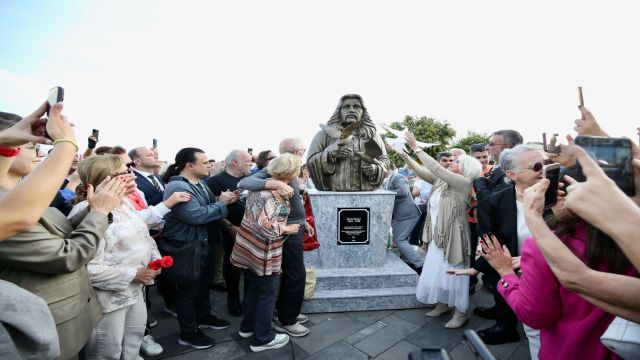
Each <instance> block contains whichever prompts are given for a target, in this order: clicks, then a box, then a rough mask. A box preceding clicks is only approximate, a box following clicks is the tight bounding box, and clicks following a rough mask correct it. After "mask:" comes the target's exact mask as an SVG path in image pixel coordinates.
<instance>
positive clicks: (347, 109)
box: [327, 94, 376, 138]
mask: <svg viewBox="0 0 640 360" xmlns="http://www.w3.org/2000/svg"><path fill="white" fill-rule="evenodd" d="M360 119H362V120H363V124H362V126H360V127H359V129H358V130H357V131H358V132H360V133H361V134H363V135H364V137H365V138H372V137H373V136H374V134H375V132H376V126H375V124H374V123H373V121H372V120H371V118H370V117H369V112H367V108H366V107H365V106H364V102H363V101H362V97H361V96H360V95H357V94H347V95H344V96H343V97H341V98H340V101H339V102H338V106H336V110H335V111H334V112H333V115H331V118H330V119H329V121H328V122H327V125H329V126H334V127H338V128H341V129H343V128H345V127H347V126H349V125H350V124H352V123H354V122H356V121H359V120H360Z"/></svg>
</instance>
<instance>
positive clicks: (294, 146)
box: [278, 138, 304, 154]
mask: <svg viewBox="0 0 640 360" xmlns="http://www.w3.org/2000/svg"><path fill="white" fill-rule="evenodd" d="M302 148H304V146H303V145H302V141H301V140H300V139H298V138H286V139H283V140H282V141H280V146H279V147H278V151H280V154H286V153H289V154H292V153H293V152H294V151H296V150H298V149H302Z"/></svg>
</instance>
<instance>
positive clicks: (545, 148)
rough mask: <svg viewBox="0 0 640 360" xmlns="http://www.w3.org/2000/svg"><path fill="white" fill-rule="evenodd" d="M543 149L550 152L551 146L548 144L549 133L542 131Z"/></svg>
mask: <svg viewBox="0 0 640 360" xmlns="http://www.w3.org/2000/svg"><path fill="white" fill-rule="evenodd" d="M542 150H544V152H549V147H548V146H547V133H546V132H543V133H542Z"/></svg>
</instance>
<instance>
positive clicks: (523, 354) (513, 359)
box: [509, 341, 531, 360]
mask: <svg viewBox="0 0 640 360" xmlns="http://www.w3.org/2000/svg"><path fill="white" fill-rule="evenodd" d="M530 359H531V353H530V352H529V342H528V341H521V342H520V344H519V345H518V347H517V348H516V351H514V352H513V353H512V354H511V356H510V357H509V360H530Z"/></svg>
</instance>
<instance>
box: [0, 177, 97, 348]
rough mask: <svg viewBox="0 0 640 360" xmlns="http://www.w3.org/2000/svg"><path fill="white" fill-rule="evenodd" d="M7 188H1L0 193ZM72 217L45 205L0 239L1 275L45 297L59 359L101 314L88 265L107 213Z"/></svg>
mask: <svg viewBox="0 0 640 360" xmlns="http://www.w3.org/2000/svg"><path fill="white" fill-rule="evenodd" d="M5 193H6V190H5V189H0V196H3V195H4V194H5ZM73 220H75V221H70V220H67V218H65V217H64V215H62V213H61V212H59V211H58V210H57V209H54V208H49V209H47V210H46V211H45V213H44V214H43V215H42V218H40V220H39V221H38V223H37V224H36V225H34V226H33V227H32V228H31V229H30V230H29V231H26V232H23V233H20V234H17V235H15V236H13V237H11V238H9V239H7V240H5V241H1V242H0V278H1V279H3V280H7V281H9V282H12V283H14V284H16V285H18V286H20V287H22V288H24V289H26V290H29V291H31V292H32V293H34V294H35V295H38V296H40V297H41V298H43V299H44V301H45V302H46V303H47V305H48V306H49V309H50V310H51V313H52V315H53V319H54V321H55V323H56V329H57V331H58V338H59V340H60V357H61V358H62V359H66V358H70V357H74V356H76V355H77V354H78V353H79V352H80V350H81V349H82V347H83V346H84V345H85V343H86V342H87V339H88V338H89V335H90V334H91V331H92V330H93V326H94V325H95V323H96V322H97V321H98V320H99V319H100V317H101V316H102V313H101V312H100V308H99V307H98V303H97V301H96V297H95V294H94V293H93V289H92V287H91V284H90V283H89V277H88V275H87V269H86V264H87V263H88V262H89V260H91V259H92V258H93V256H94V254H95V252H96V246H97V244H98V241H99V239H100V236H101V235H102V234H104V232H105V230H106V229H107V217H106V216H105V215H102V214H98V213H95V212H91V213H88V212H87V211H84V212H82V213H80V214H78V216H77V217H76V218H74V219H73ZM79 220H81V221H82V222H80V223H79V224H78V226H77V227H76V228H75V230H74V223H75V222H77V221H79Z"/></svg>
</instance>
